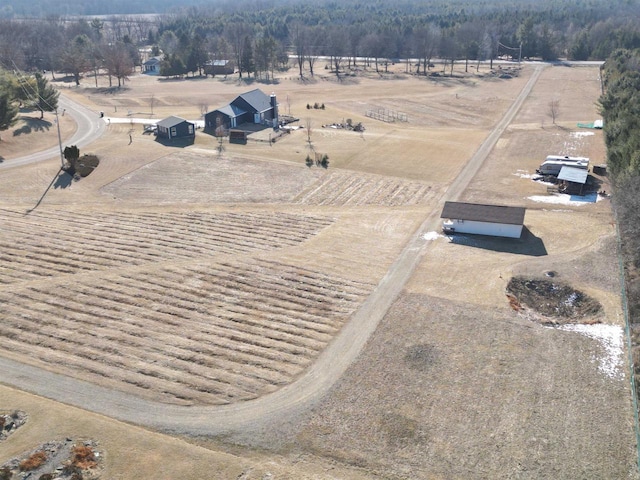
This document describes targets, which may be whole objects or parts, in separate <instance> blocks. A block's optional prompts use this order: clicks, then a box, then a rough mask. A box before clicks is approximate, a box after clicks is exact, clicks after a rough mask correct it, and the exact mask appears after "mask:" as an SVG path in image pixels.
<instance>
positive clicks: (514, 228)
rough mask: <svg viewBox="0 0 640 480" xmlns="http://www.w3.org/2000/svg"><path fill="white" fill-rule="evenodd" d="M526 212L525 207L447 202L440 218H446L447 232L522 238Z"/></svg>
mask: <svg viewBox="0 0 640 480" xmlns="http://www.w3.org/2000/svg"><path fill="white" fill-rule="evenodd" d="M524 214H525V208H524V207H509V206H505V205H485V204H479V203H464V202H445V204H444V208H443V209H442V214H441V215H440V218H444V219H446V221H445V222H444V223H443V230H444V231H445V232H446V233H472V234H476V235H491V236H496V237H509V238H520V236H521V235H522V227H523V225H524Z"/></svg>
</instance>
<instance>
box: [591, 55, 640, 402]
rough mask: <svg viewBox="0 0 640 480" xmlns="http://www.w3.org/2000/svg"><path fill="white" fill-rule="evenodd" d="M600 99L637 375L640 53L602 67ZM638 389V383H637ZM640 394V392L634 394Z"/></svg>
mask: <svg viewBox="0 0 640 480" xmlns="http://www.w3.org/2000/svg"><path fill="white" fill-rule="evenodd" d="M603 71H604V77H603V79H604V82H605V87H606V91H605V93H604V95H603V96H602V97H601V99H600V104H601V112H602V116H603V119H604V133H605V141H606V144H607V160H608V161H607V164H608V168H609V172H610V174H611V176H612V183H613V184H614V186H615V194H614V207H615V213H616V220H617V224H618V228H619V233H620V241H621V252H622V257H623V262H624V271H625V286H626V293H627V299H626V300H627V306H628V310H629V311H628V315H629V323H630V328H631V338H632V343H633V346H632V350H633V364H634V371H635V373H636V375H638V374H640V271H639V267H640V123H639V122H638V119H640V50H633V51H632V50H618V51H616V52H614V53H613V55H611V57H610V58H609V59H608V60H607V62H606V63H605V68H604V70H603ZM636 389H638V383H637V382H636ZM638 393H640V392H638Z"/></svg>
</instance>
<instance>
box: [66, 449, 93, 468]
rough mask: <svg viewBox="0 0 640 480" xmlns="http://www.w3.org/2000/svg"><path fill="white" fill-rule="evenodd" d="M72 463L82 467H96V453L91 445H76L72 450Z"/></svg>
mask: <svg viewBox="0 0 640 480" xmlns="http://www.w3.org/2000/svg"><path fill="white" fill-rule="evenodd" d="M71 455H72V457H71V465H73V466H74V467H77V468H81V469H87V468H94V467H95V466H96V465H97V462H96V456H95V453H93V449H92V448H91V447H87V446H85V445H76V446H75V447H73V450H72V451H71Z"/></svg>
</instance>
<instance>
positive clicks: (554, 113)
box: [549, 98, 560, 125]
mask: <svg viewBox="0 0 640 480" xmlns="http://www.w3.org/2000/svg"><path fill="white" fill-rule="evenodd" d="M559 113H560V99H558V98H554V99H553V100H551V101H550V102H549V116H550V117H551V122H552V123H553V124H554V125H555V124H556V118H558V114H559Z"/></svg>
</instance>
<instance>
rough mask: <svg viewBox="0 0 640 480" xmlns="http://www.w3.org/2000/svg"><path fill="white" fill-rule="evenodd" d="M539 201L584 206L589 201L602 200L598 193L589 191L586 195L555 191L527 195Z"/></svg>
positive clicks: (530, 198)
mask: <svg viewBox="0 0 640 480" xmlns="http://www.w3.org/2000/svg"><path fill="white" fill-rule="evenodd" d="M527 198H528V199H529V200H533V201H534V202H538V203H553V204H554V205H574V206H578V207H579V206H582V205H586V204H588V203H596V202H599V201H600V200H601V197H600V196H599V195H598V194H597V193H595V192H594V193H588V194H586V195H582V196H580V195H567V194H566V193H554V194H553V195H534V196H532V197H527Z"/></svg>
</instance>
